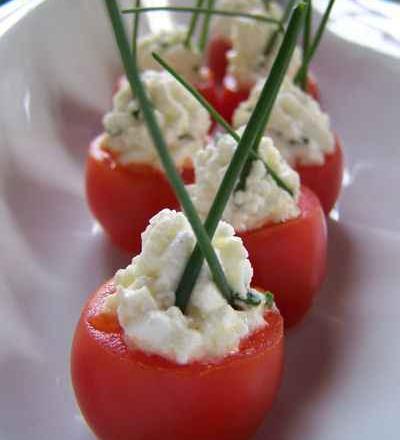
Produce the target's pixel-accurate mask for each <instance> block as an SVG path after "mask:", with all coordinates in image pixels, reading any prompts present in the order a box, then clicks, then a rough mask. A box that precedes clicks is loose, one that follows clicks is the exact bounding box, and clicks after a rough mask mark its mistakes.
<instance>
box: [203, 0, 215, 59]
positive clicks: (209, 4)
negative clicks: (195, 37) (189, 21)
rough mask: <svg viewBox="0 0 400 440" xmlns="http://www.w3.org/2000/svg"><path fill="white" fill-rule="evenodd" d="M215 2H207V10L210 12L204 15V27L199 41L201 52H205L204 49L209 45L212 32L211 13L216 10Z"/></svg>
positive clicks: (208, 0) (213, 0)
mask: <svg viewBox="0 0 400 440" xmlns="http://www.w3.org/2000/svg"><path fill="white" fill-rule="evenodd" d="M214 3H215V0H207V9H208V12H207V13H206V14H205V15H204V19H203V27H202V30H201V33H200V39H199V49H200V52H204V49H205V48H206V45H207V40H208V33H209V31H210V23H211V12H212V10H213V9H214Z"/></svg>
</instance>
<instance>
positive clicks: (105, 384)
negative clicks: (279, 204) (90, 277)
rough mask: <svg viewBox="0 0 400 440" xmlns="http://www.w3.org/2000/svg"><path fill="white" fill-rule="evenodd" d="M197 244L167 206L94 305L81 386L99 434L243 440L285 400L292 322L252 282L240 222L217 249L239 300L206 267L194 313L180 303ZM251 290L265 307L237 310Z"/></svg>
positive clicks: (82, 341) (76, 348)
mask: <svg viewBox="0 0 400 440" xmlns="http://www.w3.org/2000/svg"><path fill="white" fill-rule="evenodd" d="M195 242H196V239H195V237H194V234H193V231H192V228H191V226H190V224H189V222H188V220H187V219H186V217H185V216H184V215H183V214H182V213H177V212H175V211H170V210H163V211H161V212H160V213H159V214H157V215H156V216H155V217H153V218H152V219H151V221H150V224H149V226H148V227H147V229H146V231H145V232H144V234H143V245H142V252H141V254H140V255H138V256H136V257H135V258H134V259H133V260H132V263H131V264H130V265H129V266H128V267H127V268H126V269H122V270H120V271H118V272H117V273H116V275H115V277H114V278H113V280H111V281H109V282H107V283H105V284H104V285H103V286H101V287H100V288H99V290H98V291H97V292H95V293H94V295H92V296H91V297H90V298H89V300H88V302H87V303H86V305H85V306H84V309H83V312H82V315H81V319H80V321H79V324H78V326H77V329H76V332H75V337H74V342H73V346H72V357H71V372H72V382H73V386H74V390H75V393H76V397H77V400H78V403H79V406H80V408H81V411H82V413H83V415H84V417H85V419H86V421H87V422H88V424H89V426H90V427H91V428H92V429H93V431H94V433H95V434H96V436H97V437H98V438H99V439H102V440H121V439H130V438H137V439H146V440H152V439H159V438H163V439H168V440H169V439H170V440H187V439H189V438H190V439H194V440H195V439H198V440H203V439H227V440H228V439H229V440H235V439H238V440H244V439H248V438H250V437H251V436H252V435H253V434H254V432H255V431H256V429H257V427H258V426H259V425H260V423H261V422H262V420H263V419H264V417H265V413H266V411H267V410H268V409H269V408H270V406H271V404H272V402H273V400H274V398H275V396H276V393H277V390H278V388H279V384H280V381H281V375H282V367H283V320H282V317H281V315H280V314H279V312H278V310H277V309H276V307H275V306H274V304H273V303H271V302H267V301H266V298H267V297H266V296H265V295H263V294H261V293H259V292H257V291H256V290H254V289H251V288H250V282H251V276H252V268H251V265H250V262H249V260H248V258H247V251H246V249H245V248H244V246H243V243H242V241H241V240H240V238H238V237H236V236H235V235H234V231H233V228H232V227H231V226H230V225H228V224H227V223H224V222H220V223H219V226H218V228H217V231H216V234H215V237H214V239H213V247H214V249H215V251H216V252H217V253H218V255H219V257H220V260H221V264H222V266H223V268H224V269H225V274H226V277H227V279H228V282H229V284H230V286H231V287H232V288H234V290H235V292H237V293H238V298H239V301H238V303H237V306H235V307H233V306H232V305H230V304H228V302H227V301H226V299H225V298H224V297H223V296H222V295H221V293H220V291H219V290H218V288H217V287H216V285H215V283H214V282H213V279H212V276H211V274H210V271H209V269H208V267H207V266H203V268H202V271H201V274H200V277H199V280H198V282H197V284H196V286H195V288H194V289H193V292H192V294H191V297H190V301H189V304H188V306H187V309H186V311H185V313H182V311H181V310H180V309H179V308H178V307H176V306H175V305H174V303H175V289H176V286H177V283H178V280H179V277H180V274H181V272H182V270H183V268H184V265H185V263H186V261H187V259H188V258H189V255H190V253H191V250H192V249H193V247H194V244H195ZM249 290H250V291H251V292H252V294H253V295H254V296H255V297H256V298H258V299H259V301H260V302H259V305H257V306H246V307H245V308H244V309H243V308H241V309H240V310H238V309H237V308H238V306H243V303H241V302H240V297H241V296H242V297H243V298H245V297H246V294H247V292H248V291H249ZM243 408H245V409H246V410H245V411H244V410H243Z"/></svg>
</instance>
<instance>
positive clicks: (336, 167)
mask: <svg viewBox="0 0 400 440" xmlns="http://www.w3.org/2000/svg"><path fill="white" fill-rule="evenodd" d="M343 168H344V159H343V149H342V146H341V143H340V140H339V139H338V137H336V145H335V151H334V152H333V153H332V154H327V155H325V163H324V164H323V165H311V166H310V165H297V166H295V170H296V171H297V172H298V173H299V174H300V179H301V183H303V184H304V185H306V186H307V187H308V188H310V189H312V190H313V191H314V193H315V194H316V195H317V196H318V198H319V200H320V202H321V205H322V208H323V210H324V212H325V214H326V215H328V214H329V212H330V211H331V210H332V208H333V207H334V206H335V203H336V201H337V199H338V197H339V194H340V189H341V187H342V180H343Z"/></svg>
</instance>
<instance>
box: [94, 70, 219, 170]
mask: <svg viewBox="0 0 400 440" xmlns="http://www.w3.org/2000/svg"><path fill="white" fill-rule="evenodd" d="M142 80H143V83H144V86H145V87H146V90H147V93H148V95H149V98H150V100H151V102H152V103H153V106H154V111H155V114H156V117H157V120H158V122H159V124H160V127H161V130H162V132H163V135H164V139H165V141H166V143H167V146H168V148H169V151H170V153H171V155H172V156H173V158H174V160H175V162H176V164H177V165H183V164H184V163H185V162H186V161H187V160H188V159H189V158H191V157H192V156H193V154H194V153H195V152H197V151H198V150H200V149H202V148H203V146H204V143H205V142H206V138H207V134H208V130H209V128H210V125H211V120H210V117H209V115H208V112H207V111H206V110H205V109H204V108H203V107H202V106H201V105H200V104H199V103H198V102H197V101H196V100H195V99H194V98H193V97H192V96H191V94H190V93H189V92H187V91H186V89H185V88H184V87H182V86H181V85H180V84H179V83H178V82H177V81H176V80H175V79H174V78H173V77H172V76H170V75H169V74H168V73H167V72H156V71H152V70H148V71H146V72H144V73H142ZM103 125H104V128H105V131H106V138H105V144H106V145H107V148H109V149H110V150H111V151H113V152H115V153H117V161H118V162H119V163H121V164H122V165H127V164H129V163H137V162H145V163H149V164H152V165H155V166H160V163H159V159H158V155H157V153H156V150H155V148H154V145H153V141H152V139H151V137H150V134H149V132H148V129H147V126H146V123H145V121H144V119H143V115H142V112H141V110H140V107H139V103H138V101H137V100H136V99H135V98H134V96H132V92H131V88H130V86H129V84H128V82H127V81H126V79H125V80H123V81H122V84H121V86H120V88H119V90H118V91H117V93H116V94H115V95H114V99H113V109H112V110H111V111H110V112H109V113H107V114H106V115H105V116H104V118H103Z"/></svg>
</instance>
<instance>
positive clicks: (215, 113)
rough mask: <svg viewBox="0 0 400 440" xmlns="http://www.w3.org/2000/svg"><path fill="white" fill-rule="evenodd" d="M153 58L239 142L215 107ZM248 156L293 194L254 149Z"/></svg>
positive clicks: (180, 77) (156, 58) (170, 68)
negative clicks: (263, 166) (261, 164)
mask: <svg viewBox="0 0 400 440" xmlns="http://www.w3.org/2000/svg"><path fill="white" fill-rule="evenodd" d="M152 55H153V58H154V59H155V60H156V61H157V62H158V63H159V64H160V65H161V66H162V67H163V68H164V69H165V70H166V71H167V72H168V73H169V74H170V75H172V76H173V77H174V78H175V79H176V80H177V81H178V82H179V83H180V84H181V85H182V86H183V87H184V88H185V89H186V90H187V91H188V92H189V93H190V94H191V95H192V96H193V97H194V98H195V99H196V100H197V101H198V102H199V103H200V104H201V105H202V106H203V107H204V108H205V109H206V110H207V111H208V113H209V114H210V116H211V117H212V118H214V120H215V121H216V122H217V123H218V124H219V125H221V127H223V128H224V129H225V130H226V132H227V133H228V134H229V135H230V136H231V137H232V138H233V139H234V140H235V141H236V142H238V143H239V142H240V136H239V134H238V133H237V132H236V131H235V130H234V129H233V128H232V127H231V125H230V124H229V122H228V121H226V119H225V118H224V117H223V116H222V115H221V114H220V113H219V112H218V111H217V110H215V108H214V107H213V106H212V105H211V104H210V103H209V102H208V101H207V100H206V99H205V98H204V97H203V96H202V95H201V94H200V93H199V92H198V91H197V90H196V89H195V88H194V87H193V86H192V85H190V84H189V83H188V82H187V81H186V80H185V79H184V78H183V77H182V76H180V75H179V74H178V73H177V72H176V71H175V70H174V69H173V68H172V67H171V66H170V65H169V64H168V63H167V62H166V61H165V60H164V59H163V58H161V56H160V55H158V54H156V53H154V52H153V54H152ZM250 157H251V158H253V159H254V160H261V161H262V162H263V164H264V165H265V168H266V170H267V173H268V174H270V175H271V177H272V178H273V179H274V180H275V182H276V184H277V185H278V186H279V187H280V188H282V189H284V190H285V191H286V192H287V193H289V194H290V195H291V196H292V197H293V196H294V192H293V190H292V189H291V188H290V187H289V186H287V184H286V183H285V182H284V181H283V180H282V179H281V178H280V177H279V176H278V175H277V174H276V173H275V171H274V170H273V169H272V168H271V167H270V166H269V165H268V164H267V163H266V162H264V161H263V159H262V158H261V157H260V156H259V155H258V154H257V153H256V152H254V151H251V152H250Z"/></svg>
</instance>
